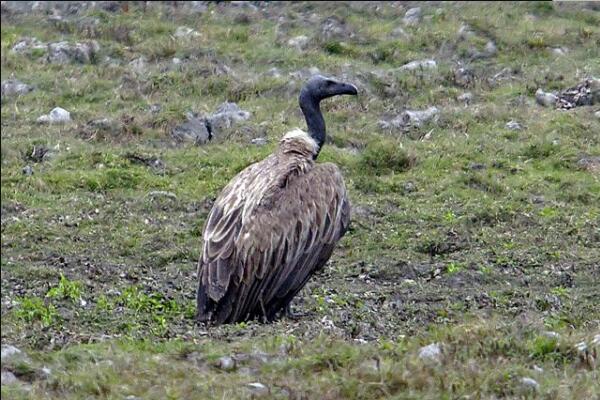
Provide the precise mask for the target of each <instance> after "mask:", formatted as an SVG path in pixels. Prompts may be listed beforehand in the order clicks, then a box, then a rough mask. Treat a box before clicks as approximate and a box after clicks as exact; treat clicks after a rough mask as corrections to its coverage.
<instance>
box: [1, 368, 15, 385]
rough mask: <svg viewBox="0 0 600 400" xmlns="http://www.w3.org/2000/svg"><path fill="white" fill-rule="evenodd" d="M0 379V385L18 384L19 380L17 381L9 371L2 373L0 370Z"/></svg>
mask: <svg viewBox="0 0 600 400" xmlns="http://www.w3.org/2000/svg"><path fill="white" fill-rule="evenodd" d="M0 378H1V379H0V380H1V382H0V383H1V385H2V386H4V385H13V384H15V383H19V380H18V379H17V377H16V376H15V374H13V373H12V372H10V371H4V370H2V376H1V377H0Z"/></svg>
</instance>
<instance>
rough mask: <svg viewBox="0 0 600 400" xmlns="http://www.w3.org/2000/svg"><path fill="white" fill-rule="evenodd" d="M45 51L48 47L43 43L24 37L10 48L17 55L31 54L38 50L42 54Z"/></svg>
mask: <svg viewBox="0 0 600 400" xmlns="http://www.w3.org/2000/svg"><path fill="white" fill-rule="evenodd" d="M47 49H48V46H47V45H46V44H45V43H42V42H40V41H39V40H38V39H36V38H34V37H31V38H30V37H25V38H23V39H21V40H19V41H18V42H17V43H16V44H15V45H14V46H13V47H12V51H14V52H15V53H19V54H31V53H32V51H33V50H39V51H41V52H42V54H43V53H45V52H46V51H47Z"/></svg>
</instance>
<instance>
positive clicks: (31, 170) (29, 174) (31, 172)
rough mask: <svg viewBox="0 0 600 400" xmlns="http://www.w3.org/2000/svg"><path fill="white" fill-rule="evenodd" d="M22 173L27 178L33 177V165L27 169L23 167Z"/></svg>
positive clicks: (27, 166)
mask: <svg viewBox="0 0 600 400" xmlns="http://www.w3.org/2000/svg"><path fill="white" fill-rule="evenodd" d="M21 172H23V175H25V176H31V175H33V168H32V167H31V165H26V166H25V167H23V169H22V170H21Z"/></svg>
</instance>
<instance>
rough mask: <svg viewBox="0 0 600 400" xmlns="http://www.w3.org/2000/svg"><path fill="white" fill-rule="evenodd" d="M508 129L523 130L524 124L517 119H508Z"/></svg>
mask: <svg viewBox="0 0 600 400" xmlns="http://www.w3.org/2000/svg"><path fill="white" fill-rule="evenodd" d="M505 127H506V129H508V130H511V131H520V130H523V126H522V125H521V124H520V123H518V122H517V121H512V120H511V121H508V122H507V123H506V125H505Z"/></svg>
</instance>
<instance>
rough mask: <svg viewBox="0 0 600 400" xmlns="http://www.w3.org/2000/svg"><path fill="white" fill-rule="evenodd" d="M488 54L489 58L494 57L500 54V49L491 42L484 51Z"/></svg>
mask: <svg viewBox="0 0 600 400" xmlns="http://www.w3.org/2000/svg"><path fill="white" fill-rule="evenodd" d="M483 50H484V51H485V52H486V54H487V55H488V56H493V55H494V54H496V53H497V52H498V48H497V47H496V43H494V42H492V41H491V40H490V41H489V42H487V43H486V45H485V47H484V49H483Z"/></svg>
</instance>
